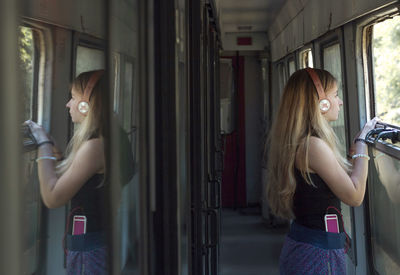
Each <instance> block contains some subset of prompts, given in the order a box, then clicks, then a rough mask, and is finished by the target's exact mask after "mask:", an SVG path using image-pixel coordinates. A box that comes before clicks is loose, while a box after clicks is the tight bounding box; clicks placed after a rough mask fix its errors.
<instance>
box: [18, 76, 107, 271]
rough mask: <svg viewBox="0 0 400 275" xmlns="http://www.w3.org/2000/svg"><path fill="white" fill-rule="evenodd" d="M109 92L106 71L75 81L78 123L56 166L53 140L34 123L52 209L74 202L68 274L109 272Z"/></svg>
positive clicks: (44, 191) (72, 104) (73, 106)
mask: <svg viewBox="0 0 400 275" xmlns="http://www.w3.org/2000/svg"><path fill="white" fill-rule="evenodd" d="M106 91H107V86H106V81H105V74H104V71H102V70H100V71H91V72H85V73H82V74H80V75H79V76H78V77H77V78H76V79H75V80H74V81H73V83H72V90H71V96H72V98H71V100H70V101H68V103H67V105H66V107H67V108H69V113H70V115H71V118H72V121H73V122H74V123H75V124H76V126H77V127H78V128H77V130H76V131H75V133H74V136H73V137H72V139H71V141H70V143H69V145H68V147H67V155H66V158H65V159H64V160H62V161H61V162H60V163H59V164H58V165H56V161H57V158H56V157H55V156H54V155H53V145H54V144H53V142H52V140H51V138H50V137H49V136H48V135H47V133H46V132H45V131H44V129H43V128H42V127H41V126H39V125H37V124H36V123H34V122H32V121H27V122H26V124H27V125H28V126H29V127H30V129H31V132H32V134H33V136H34V137H35V138H36V141H37V144H38V158H37V160H36V161H37V163H38V173H39V181H40V192H41V196H42V199H43V202H44V204H45V205H46V206H47V207H49V208H56V207H60V206H64V205H66V204H67V203H69V202H71V208H70V209H71V211H70V215H69V216H68V220H67V228H66V231H67V232H68V234H67V239H66V245H67V250H68V251H67V274H106V273H107V269H106V262H107V261H106V252H107V251H106V245H105V237H104V212H103V210H102V209H103V205H104V183H103V180H104V171H105V160H104V148H103V147H104V144H103V131H104V126H103V121H105V117H104V114H105V112H104V107H105V104H104V102H103V101H102V98H103V95H102V94H103V93H105V92H106Z"/></svg>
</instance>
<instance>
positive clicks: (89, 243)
mask: <svg viewBox="0 0 400 275" xmlns="http://www.w3.org/2000/svg"><path fill="white" fill-rule="evenodd" d="M67 248H68V251H67V274H68V275H105V274H108V269H107V247H106V246H105V241H104V236H103V234H102V233H98V232H95V233H87V234H83V235H75V236H72V235H68V236H67Z"/></svg>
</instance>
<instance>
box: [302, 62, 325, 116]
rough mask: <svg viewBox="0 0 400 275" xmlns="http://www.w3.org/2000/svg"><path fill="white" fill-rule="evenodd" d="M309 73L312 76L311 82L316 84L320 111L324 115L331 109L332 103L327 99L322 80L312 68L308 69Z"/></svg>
mask: <svg viewBox="0 0 400 275" xmlns="http://www.w3.org/2000/svg"><path fill="white" fill-rule="evenodd" d="M306 71H307V73H308V74H309V75H310V77H311V80H312V81H313V83H314V86H315V89H317V93H318V99H319V109H320V110H321V112H322V113H323V114H324V113H326V112H328V111H329V109H330V108H331V102H330V101H329V99H328V98H327V97H326V94H325V92H324V88H323V87H322V84H321V80H320V79H319V77H318V75H317V73H316V72H315V70H314V69H312V68H306Z"/></svg>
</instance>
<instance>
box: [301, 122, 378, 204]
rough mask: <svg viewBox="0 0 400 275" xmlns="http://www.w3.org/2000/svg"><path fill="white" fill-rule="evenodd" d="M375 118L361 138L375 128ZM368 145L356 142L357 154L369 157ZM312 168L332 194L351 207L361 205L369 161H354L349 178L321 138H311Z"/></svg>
mask: <svg viewBox="0 0 400 275" xmlns="http://www.w3.org/2000/svg"><path fill="white" fill-rule="evenodd" d="M377 120H378V119H376V118H374V119H373V120H371V121H369V122H368V123H367V124H366V125H365V126H364V129H363V130H362V131H361V134H360V136H359V137H360V138H362V139H365V137H366V135H367V133H368V132H369V131H370V130H372V129H373V128H374V127H375V124H376V121H377ZM367 149H368V148H367V145H366V144H365V143H363V142H356V143H355V146H354V150H355V153H356V154H364V155H367V153H368V152H367ZM309 163H310V168H311V169H312V170H313V171H315V172H316V173H317V174H318V175H319V176H320V177H321V178H322V179H323V180H324V181H325V182H326V184H327V185H328V186H329V188H330V189H331V190H332V192H333V193H334V194H335V195H336V196H337V197H338V198H339V199H340V200H341V201H342V202H344V203H346V204H348V205H350V206H359V205H361V203H362V201H363V199H364V195H365V187H366V181H367V175H368V160H367V159H366V158H364V157H358V158H356V159H354V161H353V171H352V173H351V175H350V176H349V175H348V174H347V172H346V171H345V170H344V169H343V168H342V167H341V166H340V164H339V162H338V161H337V159H336V157H335V155H334V153H333V151H332V150H331V148H330V147H329V146H328V145H327V144H326V143H325V142H324V141H323V140H322V139H320V138H317V137H311V139H310V144H309Z"/></svg>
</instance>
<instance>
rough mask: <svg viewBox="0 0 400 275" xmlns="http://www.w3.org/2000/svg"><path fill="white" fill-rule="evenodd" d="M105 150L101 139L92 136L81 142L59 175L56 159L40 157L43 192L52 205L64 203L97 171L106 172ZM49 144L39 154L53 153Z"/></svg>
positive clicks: (44, 200) (41, 189)
mask: <svg viewBox="0 0 400 275" xmlns="http://www.w3.org/2000/svg"><path fill="white" fill-rule="evenodd" d="M103 152H104V150H103V142H102V140H101V139H91V140H88V141H86V142H85V143H83V144H82V146H81V148H79V150H78V151H77V153H76V155H75V157H74V160H73V162H72V164H71V166H70V167H69V168H68V170H67V171H66V172H65V173H64V174H63V175H62V176H61V177H59V178H58V177H57V174H56V171H55V161H53V160H50V159H41V160H38V171H39V181H40V193H41V195H42V199H43V202H44V204H45V205H46V206H47V207H49V208H56V207H60V206H63V205H65V204H66V203H67V202H68V201H69V200H71V199H72V197H73V196H74V195H75V194H76V193H77V192H78V191H79V189H80V188H81V187H82V186H83V185H84V184H85V182H86V181H87V180H89V179H90V178H91V177H92V176H93V175H94V174H96V173H102V172H103V171H104V153H103ZM51 155H52V148H51V145H50V144H44V145H42V146H40V148H39V154H38V157H39V158H40V157H43V156H51Z"/></svg>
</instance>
